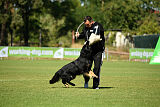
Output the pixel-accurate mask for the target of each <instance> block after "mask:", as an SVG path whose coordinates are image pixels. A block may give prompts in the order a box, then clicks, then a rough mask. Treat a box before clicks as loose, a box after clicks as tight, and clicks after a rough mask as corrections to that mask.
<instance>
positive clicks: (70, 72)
mask: <svg viewBox="0 0 160 107" xmlns="http://www.w3.org/2000/svg"><path fill="white" fill-rule="evenodd" d="M90 56H91V49H90V46H89V45H88V43H86V44H85V45H84V46H83V47H82V50H81V52H80V56H79V57H78V58H77V59H76V60H75V61H73V62H70V63H69V64H67V65H65V66H63V67H62V68H61V69H60V70H58V71H57V72H56V73H55V75H54V76H53V78H52V79H51V80H50V81H49V82H50V84H54V83H56V82H58V81H59V80H60V79H62V83H63V84H64V85H65V86H66V87H68V86H69V84H70V85H72V86H75V84H74V83H71V82H70V81H71V80H73V79H75V78H76V76H77V75H81V74H84V75H86V76H88V77H90V78H94V77H96V78H98V77H97V76H96V75H95V74H94V73H93V72H92V71H90V69H89V68H90V67H89V66H90V64H91V61H90Z"/></svg>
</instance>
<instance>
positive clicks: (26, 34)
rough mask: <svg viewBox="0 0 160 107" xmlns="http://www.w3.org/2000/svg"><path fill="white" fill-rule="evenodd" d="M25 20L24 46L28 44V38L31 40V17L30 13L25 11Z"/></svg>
mask: <svg viewBox="0 0 160 107" xmlns="http://www.w3.org/2000/svg"><path fill="white" fill-rule="evenodd" d="M23 21H24V32H23V35H24V46H28V45H29V44H28V40H29V26H28V24H29V17H28V14H27V13H25V14H24V16H23Z"/></svg>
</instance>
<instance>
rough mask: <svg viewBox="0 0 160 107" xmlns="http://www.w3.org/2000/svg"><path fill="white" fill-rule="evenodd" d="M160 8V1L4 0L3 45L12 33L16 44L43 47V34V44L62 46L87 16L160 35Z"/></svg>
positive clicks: (107, 25) (0, 9)
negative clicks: (64, 40)
mask: <svg viewBox="0 0 160 107" xmlns="http://www.w3.org/2000/svg"><path fill="white" fill-rule="evenodd" d="M159 7H160V2H159V0H1V1H0V45H8V43H7V40H9V39H8V38H11V36H12V38H13V42H14V44H15V45H16V44H17V43H18V44H19V43H20V45H29V46H32V45H31V44H34V46H39V44H40V35H41V41H42V43H41V46H60V45H59V43H62V42H63V39H60V38H66V40H67V41H68V42H69V41H71V40H68V39H70V38H71V36H72V35H71V33H69V32H71V31H72V30H74V31H75V30H76V29H77V27H78V25H79V24H80V23H82V21H83V18H84V17H85V16H87V15H90V16H92V17H93V19H94V20H95V21H97V22H99V23H101V24H102V25H103V27H104V29H105V30H108V29H121V30H123V31H124V32H129V33H130V34H131V35H132V34H134V35H136V34H159V22H158V20H159V19H158V18H159V17H160V15H159V13H158V11H160V8H159ZM81 29H82V27H81V28H80V30H81ZM68 42H67V43H68ZM63 43H64V42H63ZM18 44H17V45H18ZM63 46H68V47H69V46H70V43H69V44H66V45H63Z"/></svg>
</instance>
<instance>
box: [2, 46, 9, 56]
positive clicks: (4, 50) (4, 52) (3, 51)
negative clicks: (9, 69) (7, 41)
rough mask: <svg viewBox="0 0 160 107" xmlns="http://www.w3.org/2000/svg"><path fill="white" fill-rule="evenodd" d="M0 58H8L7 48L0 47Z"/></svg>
mask: <svg viewBox="0 0 160 107" xmlns="http://www.w3.org/2000/svg"><path fill="white" fill-rule="evenodd" d="M0 57H8V47H0Z"/></svg>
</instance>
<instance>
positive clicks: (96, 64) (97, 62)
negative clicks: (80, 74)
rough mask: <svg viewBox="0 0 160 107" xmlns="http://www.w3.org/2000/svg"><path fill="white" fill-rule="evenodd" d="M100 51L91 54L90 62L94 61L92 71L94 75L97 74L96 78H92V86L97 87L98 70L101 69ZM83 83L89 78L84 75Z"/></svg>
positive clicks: (98, 79)
mask: <svg viewBox="0 0 160 107" xmlns="http://www.w3.org/2000/svg"><path fill="white" fill-rule="evenodd" d="M102 53H103V52H98V53H96V54H93V55H92V59H91V60H92V63H93V61H94V69H93V72H94V74H95V75H97V76H98V78H93V88H97V87H98V85H99V82H100V70H101V65H102ZM91 66H92V64H91ZM91 66H90V67H91ZM84 79H85V83H88V81H89V78H88V77H86V76H84Z"/></svg>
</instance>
